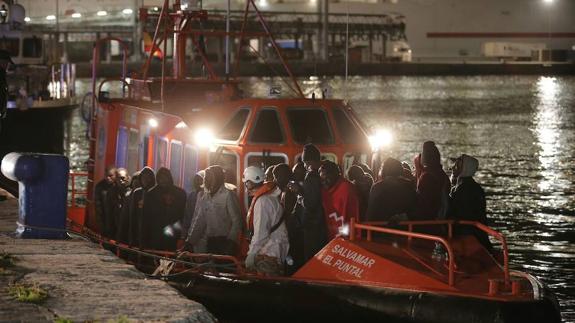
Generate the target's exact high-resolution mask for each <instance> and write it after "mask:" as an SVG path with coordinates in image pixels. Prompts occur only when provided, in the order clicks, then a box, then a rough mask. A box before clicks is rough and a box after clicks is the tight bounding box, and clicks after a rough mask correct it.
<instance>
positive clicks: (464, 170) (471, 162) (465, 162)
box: [459, 154, 479, 177]
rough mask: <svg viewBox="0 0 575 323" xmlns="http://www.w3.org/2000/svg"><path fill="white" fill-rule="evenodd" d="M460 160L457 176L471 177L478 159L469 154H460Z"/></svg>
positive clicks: (477, 164)
mask: <svg viewBox="0 0 575 323" xmlns="http://www.w3.org/2000/svg"><path fill="white" fill-rule="evenodd" d="M459 158H460V159H461V161H462V167H461V173H460V174H459V177H473V175H475V172H477V169H478V168H479V161H478V160H477V159H476V158H473V157H471V156H469V155H465V154H463V155H461V157H459Z"/></svg>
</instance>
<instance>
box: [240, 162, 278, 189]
mask: <svg viewBox="0 0 575 323" xmlns="http://www.w3.org/2000/svg"><path fill="white" fill-rule="evenodd" d="M272 175H273V174H272ZM265 177H266V175H265V174H264V171H263V169H261V168H260V167H257V166H248V167H246V169H245V170H244V174H243V176H242V182H244V185H245V186H246V188H247V189H248V191H250V192H253V191H254V190H256V189H257V188H259V187H260V186H262V184H263V183H264V180H265Z"/></svg>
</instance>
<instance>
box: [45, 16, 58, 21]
mask: <svg viewBox="0 0 575 323" xmlns="http://www.w3.org/2000/svg"><path fill="white" fill-rule="evenodd" d="M46 20H56V16H54V15H47V16H46Z"/></svg>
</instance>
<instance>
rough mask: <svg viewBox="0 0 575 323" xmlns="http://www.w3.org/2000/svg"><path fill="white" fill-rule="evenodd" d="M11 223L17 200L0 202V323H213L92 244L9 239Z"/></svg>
mask: <svg viewBox="0 0 575 323" xmlns="http://www.w3.org/2000/svg"><path fill="white" fill-rule="evenodd" d="M7 195H9V193H7V192H6V191H3V190H2V189H0V196H7ZM17 218H18V200H17V199H15V198H13V197H8V199H7V200H4V201H0V322H96V321H97V322H124V321H130V322H131V321H157V322H160V321H161V322H216V319H215V318H214V317H213V316H212V315H211V314H210V313H209V312H208V311H207V310H206V308H205V307H204V306H203V305H201V304H199V303H197V302H194V301H192V300H189V299H187V298H186V297H184V296H183V295H182V294H180V293H179V292H178V291H176V290H175V289H173V288H172V287H170V286H169V285H168V284H167V283H166V282H164V281H162V280H158V279H151V278H148V277H146V276H145V275H144V274H143V273H141V272H139V271H137V270H136V269H135V268H134V267H133V266H132V265H129V264H126V263H125V262H124V261H122V260H121V259H119V258H117V257H116V256H115V255H114V254H112V253H111V252H110V251H107V250H105V249H103V248H102V247H101V246H100V245H98V244H94V243H92V242H88V241H84V240H82V239H78V238H75V239H68V240H43V239H16V238H14V237H13V232H14V230H15V228H16V220H17ZM27 290H31V291H32V292H33V293H30V295H28V296H26V295H22V296H20V297H19V296H18V295H17V293H18V291H20V292H21V293H22V294H23V293H24V291H27ZM36 295H40V296H36Z"/></svg>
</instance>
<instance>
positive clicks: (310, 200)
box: [288, 144, 328, 262]
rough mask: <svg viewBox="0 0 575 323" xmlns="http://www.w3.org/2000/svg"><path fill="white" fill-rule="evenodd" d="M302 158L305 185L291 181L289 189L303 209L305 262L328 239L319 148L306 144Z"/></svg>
mask: <svg viewBox="0 0 575 323" xmlns="http://www.w3.org/2000/svg"><path fill="white" fill-rule="evenodd" d="M302 160H303V162H304V166H305V168H306V170H307V173H306V175H305V179H304V181H303V185H299V184H298V183H297V182H290V183H289V184H288V189H289V190H291V191H292V192H293V193H295V194H297V195H298V203H299V204H300V205H301V207H302V209H303V216H302V220H303V241H304V242H303V244H304V262H307V261H308V260H309V259H311V258H312V257H313V256H314V255H315V254H316V253H317V252H318V251H320V250H321V248H323V247H324V246H325V245H326V244H327V242H328V240H327V230H326V229H327V228H326V224H325V216H324V212H323V206H322V201H321V198H322V194H321V187H322V185H321V178H320V177H319V172H318V170H319V166H320V165H321V154H320V152H319V149H317V147H316V146H315V145H313V144H307V145H305V146H304V147H303V153H302Z"/></svg>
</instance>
